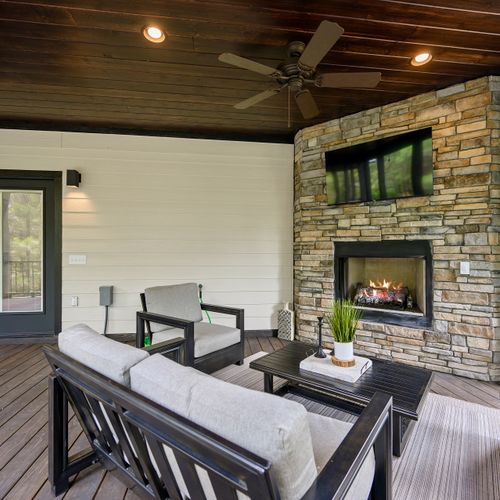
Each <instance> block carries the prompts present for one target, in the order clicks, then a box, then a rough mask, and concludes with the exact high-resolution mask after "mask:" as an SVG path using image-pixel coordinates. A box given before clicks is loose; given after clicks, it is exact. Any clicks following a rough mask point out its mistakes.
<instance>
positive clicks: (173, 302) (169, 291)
mask: <svg viewBox="0 0 500 500" xmlns="http://www.w3.org/2000/svg"><path fill="white" fill-rule="evenodd" d="M144 295H145V297H146V307H147V309H148V312H151V313H155V314H163V315H165V316H172V317H174V318H179V319H185V320H187V321H201V320H202V319H203V315H202V312H201V306H200V301H199V299H198V285H197V284H196V283H182V284H180V285H168V286H155V287H152V288H146V289H145V290H144ZM150 326H151V331H152V332H159V331H162V330H168V329H170V328H172V327H169V326H165V325H160V324H157V323H151V325H150Z"/></svg>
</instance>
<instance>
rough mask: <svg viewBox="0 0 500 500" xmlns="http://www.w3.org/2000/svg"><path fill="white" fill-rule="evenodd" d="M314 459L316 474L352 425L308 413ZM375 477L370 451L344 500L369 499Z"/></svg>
mask: <svg viewBox="0 0 500 500" xmlns="http://www.w3.org/2000/svg"><path fill="white" fill-rule="evenodd" d="M307 419H308V421H309V429H310V432H311V438H312V445H313V450H314V459H315V461H316V467H317V468H318V474H319V473H320V472H321V470H322V469H323V467H324V466H325V465H326V463H327V462H328V460H329V459H330V458H331V456H332V455H333V454H334V453H335V450H336V449H337V448H338V447H339V445H340V443H341V442H342V441H343V440H344V438H345V437H346V436H347V433H348V432H349V431H350V430H351V427H352V424H349V423H347V422H342V421H341V420H337V419H335V418H330V417H325V416H324V415H318V414H316V413H308V414H307ZM374 475H375V454H374V453H373V450H371V451H370V452H369V454H368V456H367V457H366V459H365V461H364V463H363V465H362V466H361V468H360V470H359V472H358V475H357V476H356V479H354V481H353V483H352V485H351V487H350V488H349V490H348V491H347V494H346V496H345V499H346V500H364V499H366V498H368V497H369V495H370V490H371V488H372V483H373V477H374Z"/></svg>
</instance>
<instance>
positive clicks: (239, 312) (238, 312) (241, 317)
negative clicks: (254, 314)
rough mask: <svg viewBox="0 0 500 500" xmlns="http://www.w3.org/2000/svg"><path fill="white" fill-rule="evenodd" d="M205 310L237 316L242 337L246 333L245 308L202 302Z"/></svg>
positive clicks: (237, 326)
mask: <svg viewBox="0 0 500 500" xmlns="http://www.w3.org/2000/svg"><path fill="white" fill-rule="evenodd" d="M201 308H202V309H203V310H204V311H211V312H215V313H220V314H230V315H231V316H236V328H239V329H240V330H241V339H242V340H243V336H244V333H245V309H238V308H237V307H227V306H217V305H214V304H205V303H203V304H201Z"/></svg>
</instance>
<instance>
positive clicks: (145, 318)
mask: <svg viewBox="0 0 500 500" xmlns="http://www.w3.org/2000/svg"><path fill="white" fill-rule="evenodd" d="M140 296H141V305H142V309H143V311H142V312H137V317H136V321H137V327H136V344H135V345H136V347H139V348H142V347H144V339H145V337H146V332H147V334H148V336H149V337H150V338H151V339H152V338H153V336H154V332H152V331H151V326H150V323H158V324H161V325H165V326H170V327H173V328H180V329H182V330H184V339H185V344H184V348H183V357H182V360H181V363H182V364H184V365H186V366H194V367H195V368H196V369H198V370H200V371H202V372H205V373H212V372H214V371H216V370H220V369H221V368H224V367H226V366H229V365H232V364H233V363H236V364H239V365H241V364H242V363H243V358H244V357H245V310H244V309H238V308H236V307H226V306H217V305H213V304H205V303H202V304H200V305H201V308H202V310H204V311H210V312H215V313H220V314H229V315H231V316H235V317H236V328H238V329H239V330H240V332H241V336H240V341H239V342H238V343H237V344H234V345H231V346H229V347H225V348H223V349H219V350H217V351H214V352H211V353H209V354H205V355H204V356H200V357H199V358H195V357H194V325H195V322H194V321H187V320H185V319H181V318H174V317H172V316H165V315H163V314H155V313H150V312H148V310H147V306H146V296H145V295H144V293H141V294H140Z"/></svg>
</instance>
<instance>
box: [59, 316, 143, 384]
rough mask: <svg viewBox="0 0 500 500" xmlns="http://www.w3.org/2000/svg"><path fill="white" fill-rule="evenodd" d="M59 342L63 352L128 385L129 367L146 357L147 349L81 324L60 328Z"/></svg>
mask: <svg viewBox="0 0 500 500" xmlns="http://www.w3.org/2000/svg"><path fill="white" fill-rule="evenodd" d="M58 344H59V350H60V351H61V352H62V353H64V354H66V355H67V356H69V357H71V358H73V359H75V360H76V361H79V362H80V363H82V364H84V365H86V366H88V367H89V368H92V369H93V370H95V371H96V372H99V373H100V374H101V375H104V376H105V377H109V378H110V379H111V380H114V381H115V382H118V383H119V384H123V385H126V386H127V387H130V375H129V370H130V368H132V367H133V366H134V365H136V364H137V363H139V362H140V361H143V360H144V359H146V358H148V357H149V354H148V353H147V352H145V351H141V350H140V349H136V348H135V347H132V346H129V345H126V344H122V343H120V342H117V341H116V340H112V339H109V338H107V337H105V336H104V335H101V334H100V333H97V332H96V331H95V330H92V328H90V327H89V326H87V325H84V324H79V325H75V326H72V327H70V328H66V329H65V330H63V331H62V332H61V333H60V334H59V336H58Z"/></svg>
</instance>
